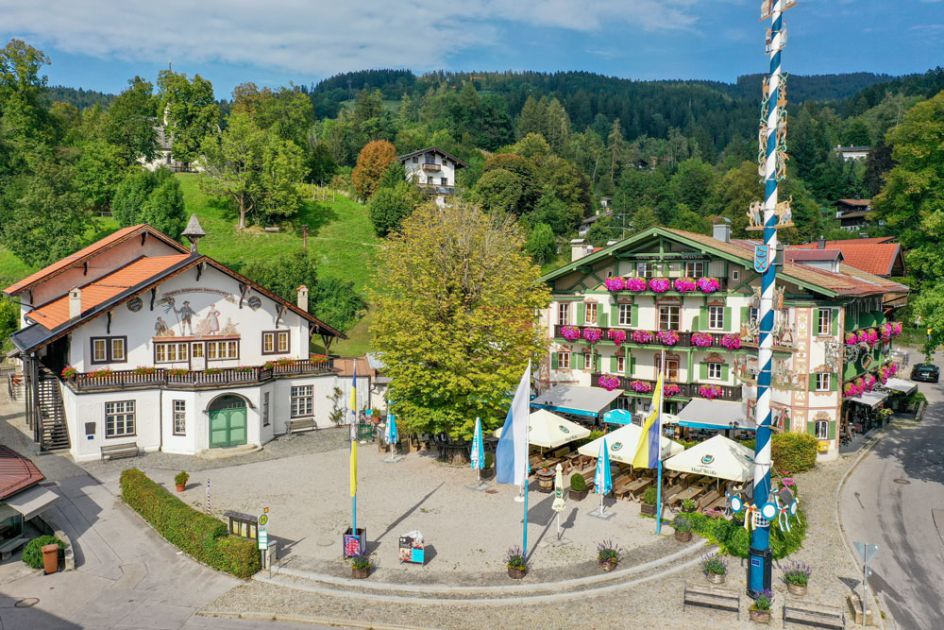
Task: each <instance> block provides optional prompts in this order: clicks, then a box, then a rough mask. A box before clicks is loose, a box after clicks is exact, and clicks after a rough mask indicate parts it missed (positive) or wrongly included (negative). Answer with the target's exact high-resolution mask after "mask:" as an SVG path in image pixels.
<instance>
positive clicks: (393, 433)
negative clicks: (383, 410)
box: [384, 411, 400, 446]
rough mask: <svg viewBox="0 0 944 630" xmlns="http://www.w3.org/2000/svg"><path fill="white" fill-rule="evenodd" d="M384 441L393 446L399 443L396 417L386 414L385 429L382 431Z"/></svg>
mask: <svg viewBox="0 0 944 630" xmlns="http://www.w3.org/2000/svg"><path fill="white" fill-rule="evenodd" d="M384 441H385V442H386V443H387V444H388V445H389V446H393V445H394V444H396V443H397V442H399V441H400V434H399V433H398V432H397V417H396V416H395V415H393V414H392V413H390V412H389V411H388V412H387V428H386V429H385V430H384Z"/></svg>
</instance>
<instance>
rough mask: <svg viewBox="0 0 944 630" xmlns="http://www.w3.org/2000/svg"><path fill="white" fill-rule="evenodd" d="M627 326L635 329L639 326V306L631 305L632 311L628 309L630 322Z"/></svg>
mask: <svg viewBox="0 0 944 630" xmlns="http://www.w3.org/2000/svg"><path fill="white" fill-rule="evenodd" d="M629 325H630V326H632V327H633V328H635V327H636V326H638V325H639V305H638V304H633V306H632V309H630V322H629Z"/></svg>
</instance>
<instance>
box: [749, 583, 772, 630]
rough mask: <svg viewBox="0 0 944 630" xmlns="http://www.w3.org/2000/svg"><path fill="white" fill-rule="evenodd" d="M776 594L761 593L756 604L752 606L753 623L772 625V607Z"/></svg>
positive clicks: (765, 591)
mask: <svg viewBox="0 0 944 630" xmlns="http://www.w3.org/2000/svg"><path fill="white" fill-rule="evenodd" d="M773 598H774V594H773V593H772V592H771V591H767V590H764V591H761V592H760V595H758V596H757V599H755V600H754V603H753V604H751V621H756V622H757V623H768V624H769V623H770V606H771V605H772V604H773Z"/></svg>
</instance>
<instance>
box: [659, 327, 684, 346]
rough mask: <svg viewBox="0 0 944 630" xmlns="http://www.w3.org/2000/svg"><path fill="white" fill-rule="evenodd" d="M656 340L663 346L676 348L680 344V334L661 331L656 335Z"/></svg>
mask: <svg viewBox="0 0 944 630" xmlns="http://www.w3.org/2000/svg"><path fill="white" fill-rule="evenodd" d="M656 338H657V339H658V340H659V343H661V344H662V345H663V346H674V345H675V344H677V343H678V342H679V334H678V333H677V332H675V331H674V330H660V331H659V332H657V333H656Z"/></svg>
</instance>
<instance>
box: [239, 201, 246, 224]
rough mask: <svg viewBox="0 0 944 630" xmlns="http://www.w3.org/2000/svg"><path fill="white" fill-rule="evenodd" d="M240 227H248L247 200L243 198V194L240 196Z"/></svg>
mask: <svg viewBox="0 0 944 630" xmlns="http://www.w3.org/2000/svg"><path fill="white" fill-rule="evenodd" d="M238 204H239V229H240V230H245V229H246V202H245V200H243V198H242V196H240V197H239V200H238Z"/></svg>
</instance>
